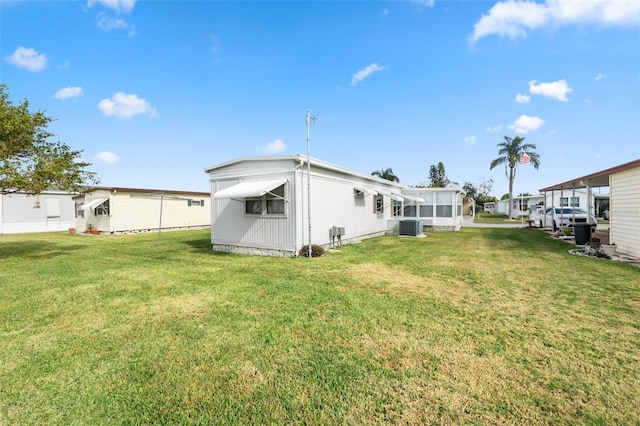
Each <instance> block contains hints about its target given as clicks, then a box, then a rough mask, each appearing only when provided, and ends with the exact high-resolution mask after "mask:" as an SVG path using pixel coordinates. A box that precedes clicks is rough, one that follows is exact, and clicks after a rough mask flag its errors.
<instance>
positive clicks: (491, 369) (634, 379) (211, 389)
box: [0, 229, 640, 424]
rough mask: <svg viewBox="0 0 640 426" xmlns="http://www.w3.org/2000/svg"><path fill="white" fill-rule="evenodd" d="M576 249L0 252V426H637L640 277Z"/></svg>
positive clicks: (434, 237) (527, 244)
mask: <svg viewBox="0 0 640 426" xmlns="http://www.w3.org/2000/svg"><path fill="white" fill-rule="evenodd" d="M569 247H570V246H569V245H568V244H567V243H564V242H561V241H556V240H552V239H551V238H549V236H548V235H546V234H545V233H543V232H539V231H533V230H530V231H525V230H519V229H463V230H462V231H461V232H458V233H432V234H429V235H427V237H426V238H423V239H410V238H397V237H382V238H376V239H371V240H367V241H364V242H362V243H360V244H354V245H349V246H344V247H342V249H341V252H340V253H327V254H325V256H323V257H321V258H314V259H306V258H299V259H274V258H262V257H250V256H239V255H229V254H219V253H218V254H217V253H213V252H212V251H211V249H210V244H209V233H208V231H191V232H172V233H166V234H163V236H162V244H161V245H160V246H158V245H157V239H156V236H155V235H152V234H145V235H143V234H139V235H129V236H106V237H83V236H70V235H67V234H62V233H60V234H37V235H19V236H9V235H2V236H0V265H1V267H0V290H1V294H2V298H0V319H1V321H0V424H105V423H108V424H111V423H125V424H152V423H153V424H176V423H178V424H283V423H284V424H336V423H337V424H375V423H377V424H380V423H387V424H390V423H401V424H458V423H465V424H496V423H510V424H516V423H517V424H520V423H528V424H550V423H553V424H639V423H640V416H639V414H638V409H637V407H639V406H640V387H639V386H638V383H640V288H639V287H640V284H639V282H640V270H639V269H637V268H634V267H631V266H629V265H625V264H621V263H616V262H612V261H607V260H602V259H595V258H583V257H577V256H572V255H570V254H568V252H567V250H568V248H569Z"/></svg>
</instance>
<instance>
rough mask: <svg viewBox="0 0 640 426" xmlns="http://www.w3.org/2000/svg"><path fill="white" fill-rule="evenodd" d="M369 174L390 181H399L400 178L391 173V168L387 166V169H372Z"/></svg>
mask: <svg viewBox="0 0 640 426" xmlns="http://www.w3.org/2000/svg"><path fill="white" fill-rule="evenodd" d="M371 175H372V176H377V177H379V178H381V179H386V180H390V181H392V182H400V178H398V176H396V175H395V174H393V169H391V167H389V168H388V169H380V170H374V171H372V172H371Z"/></svg>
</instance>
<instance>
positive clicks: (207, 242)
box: [182, 237, 231, 256]
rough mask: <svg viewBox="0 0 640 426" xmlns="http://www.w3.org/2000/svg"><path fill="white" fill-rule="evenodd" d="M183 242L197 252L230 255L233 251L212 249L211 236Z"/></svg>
mask: <svg viewBox="0 0 640 426" xmlns="http://www.w3.org/2000/svg"><path fill="white" fill-rule="evenodd" d="M182 243H183V244H185V245H187V246H189V247H191V251H193V252H197V253H206V254H211V255H214V256H229V255H230V254H231V253H225V252H220V251H213V250H212V249H211V239H210V238H208V237H207V238H197V239H193V240H187V241H183V242H182Z"/></svg>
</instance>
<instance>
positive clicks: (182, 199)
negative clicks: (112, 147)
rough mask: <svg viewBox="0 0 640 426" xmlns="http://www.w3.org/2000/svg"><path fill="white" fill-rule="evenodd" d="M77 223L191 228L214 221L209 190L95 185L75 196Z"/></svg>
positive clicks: (114, 229) (107, 229) (115, 228)
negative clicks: (212, 219)
mask: <svg viewBox="0 0 640 426" xmlns="http://www.w3.org/2000/svg"><path fill="white" fill-rule="evenodd" d="M74 200H75V215H76V217H75V227H76V229H77V230H78V232H82V231H84V230H85V229H88V228H94V229H98V230H100V232H102V233H121V232H140V231H151V230H158V229H188V228H202V227H208V226H210V224H211V213H210V196H209V193H207V192H195V191H173V190H156V189H140V188H117V187H93V188H91V189H90V190H88V191H86V192H84V193H82V194H80V195H78V196H76V197H74Z"/></svg>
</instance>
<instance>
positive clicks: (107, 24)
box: [98, 13, 129, 31]
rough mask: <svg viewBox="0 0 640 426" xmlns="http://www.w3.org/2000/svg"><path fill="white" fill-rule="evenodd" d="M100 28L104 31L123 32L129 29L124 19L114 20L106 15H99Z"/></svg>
mask: <svg viewBox="0 0 640 426" xmlns="http://www.w3.org/2000/svg"><path fill="white" fill-rule="evenodd" d="M98 27H100V29H101V30H103V31H112V30H123V29H127V28H129V24H127V23H126V22H125V21H124V19H121V18H112V17H110V16H107V15H106V14H104V13H99V14H98Z"/></svg>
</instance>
